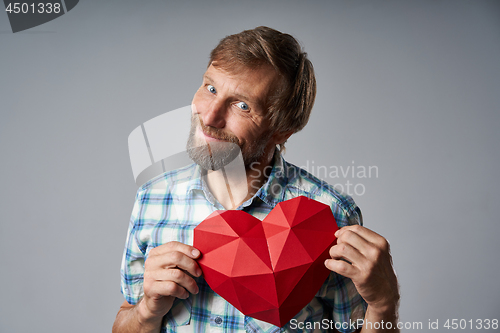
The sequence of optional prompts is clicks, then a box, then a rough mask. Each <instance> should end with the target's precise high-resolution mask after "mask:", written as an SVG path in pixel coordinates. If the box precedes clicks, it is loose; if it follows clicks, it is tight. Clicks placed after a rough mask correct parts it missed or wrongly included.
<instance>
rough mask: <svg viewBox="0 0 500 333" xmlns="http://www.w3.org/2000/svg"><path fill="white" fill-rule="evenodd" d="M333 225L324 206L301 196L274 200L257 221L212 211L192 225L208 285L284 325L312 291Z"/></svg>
mask: <svg viewBox="0 0 500 333" xmlns="http://www.w3.org/2000/svg"><path fill="white" fill-rule="evenodd" d="M337 229H338V227H337V224H336V222H335V218H334V217H333V214H332V211H331V209H330V207H329V206H327V205H325V204H322V203H320V202H317V201H315V200H312V199H308V198H306V197H303V196H301V197H297V198H294V199H291V200H287V201H284V202H281V203H279V204H278V205H276V207H275V208H274V209H273V210H272V211H271V212H270V213H269V215H267V216H266V218H265V219H264V220H263V221H260V220H259V219H257V218H255V217H253V216H251V215H250V214H248V213H245V212H243V211H238V210H227V211H216V212H214V213H212V214H211V215H210V216H209V217H207V218H206V219H205V220H204V221H203V222H201V223H200V225H198V226H197V227H196V228H195V229H194V247H196V248H197V249H199V250H200V251H201V253H202V254H203V255H202V257H201V259H199V260H198V263H199V265H200V267H201V269H202V270H203V274H204V277H205V280H206V281H207V283H208V285H209V286H210V287H211V288H212V289H213V290H214V291H215V292H216V293H217V294H219V295H220V296H221V297H223V298H224V299H225V300H226V301H228V302H229V303H231V304H232V305H234V306H235V307H236V308H237V309H238V310H240V311H241V312H242V313H244V314H245V315H246V316H250V317H253V318H256V319H259V320H263V321H266V322H269V323H271V324H273V325H276V326H280V327H282V326H284V325H285V324H286V323H287V322H288V321H289V320H290V319H292V318H293V317H294V316H295V315H296V314H297V313H298V312H299V311H300V310H301V309H302V308H304V307H305V306H306V305H307V304H308V303H309V302H310V301H311V300H312V298H313V297H314V295H315V294H316V293H317V291H318V290H319V288H320V287H321V285H322V284H323V282H324V281H325V279H326V278H327V277H328V274H329V270H328V269H327V268H326V267H325V266H324V264H323V262H324V261H325V259H327V258H329V254H328V251H329V249H330V247H331V246H333V245H335V243H336V241H337V239H336V237H335V231H337Z"/></svg>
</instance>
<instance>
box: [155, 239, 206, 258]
mask: <svg viewBox="0 0 500 333" xmlns="http://www.w3.org/2000/svg"><path fill="white" fill-rule="evenodd" d="M174 251H177V252H182V253H184V254H185V255H186V256H188V257H190V258H193V259H196V258H198V257H199V256H200V254H201V253H200V250H198V249H197V248H195V247H194V246H191V245H187V244H183V243H180V242H175V241H172V242H168V243H165V244H162V245H160V246H157V247H155V248H154V249H152V250H151V251H150V252H149V255H150V256H151V255H153V256H156V255H163V254H166V253H168V252H174Z"/></svg>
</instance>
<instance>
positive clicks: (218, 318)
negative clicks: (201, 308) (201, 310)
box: [215, 317, 222, 325]
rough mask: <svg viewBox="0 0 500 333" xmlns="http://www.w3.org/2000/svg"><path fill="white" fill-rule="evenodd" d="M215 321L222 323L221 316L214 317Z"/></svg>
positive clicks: (218, 323)
mask: <svg viewBox="0 0 500 333" xmlns="http://www.w3.org/2000/svg"><path fill="white" fill-rule="evenodd" d="M215 323H216V324H217V325H220V324H222V318H221V317H215Z"/></svg>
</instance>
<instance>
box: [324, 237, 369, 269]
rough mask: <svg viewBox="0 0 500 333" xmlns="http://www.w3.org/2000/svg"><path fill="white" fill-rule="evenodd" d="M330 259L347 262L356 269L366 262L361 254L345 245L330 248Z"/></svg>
mask: <svg viewBox="0 0 500 333" xmlns="http://www.w3.org/2000/svg"><path fill="white" fill-rule="evenodd" d="M330 257H332V259H336V260H339V259H344V260H347V261H349V263H350V264H352V265H354V266H356V267H358V268H359V267H361V266H362V265H364V264H365V263H366V261H367V259H366V257H365V256H364V255H363V254H361V253H360V252H359V251H358V250H357V249H356V248H354V247H352V246H351V245H349V244H346V243H342V244H337V245H334V246H332V247H331V248H330Z"/></svg>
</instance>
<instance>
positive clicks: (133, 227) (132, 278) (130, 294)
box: [120, 192, 146, 304]
mask: <svg viewBox="0 0 500 333" xmlns="http://www.w3.org/2000/svg"><path fill="white" fill-rule="evenodd" d="M141 202H142V195H141V192H138V193H137V195H136V200H135V203H134V208H133V209H132V215H131V217H130V224H129V228H128V233H127V240H126V242H125V249H124V251H123V257H122V265H121V269H120V275H121V292H122V294H123V296H125V299H126V300H127V302H128V303H129V304H137V302H138V301H139V300H140V299H141V297H142V296H143V295H144V291H143V276H144V261H145V253H146V249H145V246H144V244H142V242H139V237H138V233H139V231H140V229H141V223H140V222H139V221H140V219H139V216H140V211H141V209H142V208H141V206H142V204H141Z"/></svg>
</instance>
